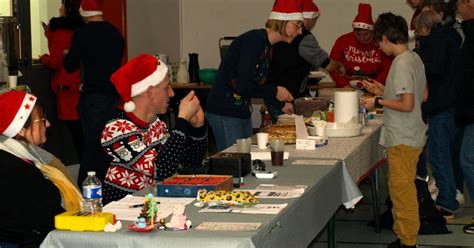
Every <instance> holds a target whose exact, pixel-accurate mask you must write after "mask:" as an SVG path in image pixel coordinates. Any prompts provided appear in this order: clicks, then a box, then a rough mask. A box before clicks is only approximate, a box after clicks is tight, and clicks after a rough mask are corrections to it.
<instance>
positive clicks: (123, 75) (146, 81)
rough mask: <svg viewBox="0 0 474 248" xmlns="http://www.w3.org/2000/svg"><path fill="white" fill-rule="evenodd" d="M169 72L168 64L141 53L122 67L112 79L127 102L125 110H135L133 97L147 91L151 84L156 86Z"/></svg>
mask: <svg viewBox="0 0 474 248" xmlns="http://www.w3.org/2000/svg"><path fill="white" fill-rule="evenodd" d="M166 74H168V66H167V65H166V64H165V63H163V62H161V61H159V60H158V59H157V58H155V57H153V56H151V55H149V54H140V55H138V56H137V57H135V58H133V59H132V60H130V61H128V62H127V63H126V64H125V65H123V66H122V67H120V69H118V70H117V71H116V72H115V73H114V74H112V77H111V78H110V80H111V81H112V83H113V84H114V85H115V88H116V89H117V91H118V93H119V94H120V96H121V97H122V100H123V101H124V102H125V104H124V110H125V111H126V112H133V111H134V110H135V103H134V102H132V97H134V96H138V95H140V94H141V93H143V92H145V91H146V90H147V89H148V87H149V86H156V85H158V84H159V83H161V82H162V81H163V79H164V78H165V76H166Z"/></svg>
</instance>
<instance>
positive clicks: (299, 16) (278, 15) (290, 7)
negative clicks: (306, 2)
mask: <svg viewBox="0 0 474 248" xmlns="http://www.w3.org/2000/svg"><path fill="white" fill-rule="evenodd" d="M268 19H271V20H282V21H293V20H296V21H303V0H275V3H274V4H273V9H272V12H271V13H270V16H269V17H268Z"/></svg>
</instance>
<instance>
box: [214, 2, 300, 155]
mask: <svg viewBox="0 0 474 248" xmlns="http://www.w3.org/2000/svg"><path fill="white" fill-rule="evenodd" d="M302 4H303V2H302V0H284V1H283V0H276V1H275V4H274V5H273V10H272V12H271V13H270V17H269V18H268V20H267V22H266V24H265V28H264V29H254V30H251V31H248V32H246V33H244V34H242V35H240V36H239V37H237V38H236V39H235V40H234V41H233V42H232V44H231V45H230V46H229V48H228V49H227V51H226V54H225V55H224V58H223V60H222V62H221V64H220V66H219V70H218V72H217V77H216V83H215V84H214V86H213V88H212V90H211V92H210V94H209V98H208V101H207V106H206V118H207V120H208V121H209V124H210V126H211V127H212V130H213V132H214V137H215V138H216V144H217V149H218V150H223V149H225V148H227V147H229V146H231V145H232V144H233V143H234V142H235V141H236V139H242V138H247V137H249V136H251V135H252V120H251V112H252V105H251V102H250V101H251V98H276V100H278V101H280V102H283V103H285V106H284V109H285V111H286V112H287V113H292V112H293V107H292V105H291V103H289V102H290V101H292V100H293V96H292V95H291V93H290V92H289V91H288V90H287V89H286V88H284V87H281V86H276V85H265V84H264V82H265V80H266V77H267V74H268V68H269V60H270V56H271V52H270V48H271V47H272V46H273V45H274V44H276V43H278V42H281V41H283V42H287V43H291V42H292V41H293V39H295V37H296V36H298V35H299V34H301V33H302V29H303V13H302Z"/></svg>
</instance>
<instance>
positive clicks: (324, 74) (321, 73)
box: [308, 71, 326, 78]
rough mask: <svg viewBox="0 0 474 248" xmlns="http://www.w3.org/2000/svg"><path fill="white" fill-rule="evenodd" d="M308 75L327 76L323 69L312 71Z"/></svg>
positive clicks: (312, 76) (314, 76) (313, 76)
mask: <svg viewBox="0 0 474 248" xmlns="http://www.w3.org/2000/svg"><path fill="white" fill-rule="evenodd" d="M308 77H309V78H324V77H326V73H324V72H322V71H310V72H309V75H308Z"/></svg>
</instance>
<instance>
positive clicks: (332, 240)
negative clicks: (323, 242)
mask: <svg viewBox="0 0 474 248" xmlns="http://www.w3.org/2000/svg"><path fill="white" fill-rule="evenodd" d="M335 223H336V214H334V215H333V216H332V217H331V219H330V220H329V221H328V224H327V227H328V248H336V233H335Z"/></svg>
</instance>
